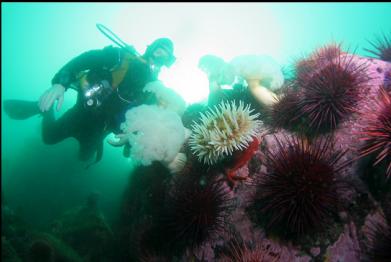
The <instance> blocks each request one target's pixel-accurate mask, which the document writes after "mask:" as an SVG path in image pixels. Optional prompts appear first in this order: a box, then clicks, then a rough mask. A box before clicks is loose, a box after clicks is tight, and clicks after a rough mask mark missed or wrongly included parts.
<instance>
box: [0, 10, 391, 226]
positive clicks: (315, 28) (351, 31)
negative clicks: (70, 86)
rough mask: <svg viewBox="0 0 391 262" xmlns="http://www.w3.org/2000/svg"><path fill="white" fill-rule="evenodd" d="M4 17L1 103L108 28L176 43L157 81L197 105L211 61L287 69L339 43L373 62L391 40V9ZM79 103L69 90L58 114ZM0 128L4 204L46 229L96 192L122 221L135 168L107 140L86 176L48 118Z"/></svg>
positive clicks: (128, 37)
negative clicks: (53, 138) (252, 59)
mask: <svg viewBox="0 0 391 262" xmlns="http://www.w3.org/2000/svg"><path fill="white" fill-rule="evenodd" d="M1 12H2V14H1V17H2V18H1V19H2V25H1V26H2V32H1V34H2V35H1V36H2V40H1V41H2V58H1V59H2V61H1V64H2V75H1V98H2V101H4V100H6V99H25V100H31V101H34V100H37V99H38V98H39V96H40V95H41V94H42V93H43V92H44V91H45V90H46V89H48V88H49V87H50V81H51V79H52V77H53V76H54V74H55V73H56V72H57V71H58V70H59V69H60V68H61V67H62V66H63V65H64V64H65V63H66V62H68V61H69V60H70V59H71V58H73V57H75V56H77V55H79V54H81V53H82V52H84V51H87V50H90V49H100V48H103V47H104V46H107V45H111V44H113V43H112V42H111V41H110V40H109V39H107V38H106V37H105V36H104V35H102V34H101V33H100V32H99V31H98V30H97V29H96V27H95V25H96V23H102V24H104V25H106V26H107V27H109V28H110V29H111V30H113V31H114V32H115V33H116V34H118V35H119V36H120V37H121V38H122V39H123V40H124V41H125V42H127V43H129V44H132V45H134V47H135V48H136V49H137V50H138V51H139V52H140V53H143V52H144V50H145V48H146V46H147V44H149V43H150V42H152V41H153V40H154V39H156V38H159V37H169V38H171V39H172V40H173V42H174V44H175V51H174V52H175V55H176V57H177V61H176V63H175V64H174V65H173V66H172V67H171V68H170V69H166V70H163V71H162V72H161V75H160V79H161V80H162V81H163V82H164V83H165V85H166V86H168V87H170V88H173V89H174V90H175V91H177V92H178V93H179V94H180V95H181V96H182V97H183V98H184V99H185V101H186V102H187V103H188V104H191V103H195V102H200V101H204V100H205V99H207V97H208V79H207V77H206V75H205V74H204V73H203V72H202V71H201V70H200V69H199V68H198V67H197V64H198V60H199V58H200V57H201V56H203V55H206V54H214V55H217V56H220V57H222V58H223V59H225V60H230V59H232V58H233V57H235V56H237V55H243V54H267V55H270V56H271V57H273V58H274V59H275V60H276V61H277V62H278V64H279V65H280V66H282V67H288V66H291V65H292V63H293V62H294V61H295V59H297V58H300V57H303V56H305V55H308V54H309V53H311V52H312V51H313V50H314V49H316V48H318V47H320V46H322V45H325V44H328V43H331V42H337V43H342V45H343V46H344V47H348V48H350V49H351V50H355V53H356V54H358V55H360V56H364V57H365V56H373V55H372V54H370V53H369V52H368V51H366V50H365V48H370V47H371V46H370V44H369V42H368V40H373V39H374V38H375V37H376V36H377V35H379V34H382V33H383V32H389V30H390V14H391V3H186V4H185V3H2V8H1ZM75 100H76V92H74V91H73V90H69V91H67V92H66V94H65V101H64V104H63V107H62V109H61V111H60V112H59V113H58V115H61V114H62V113H64V112H65V111H66V110H67V109H69V108H71V107H72V106H73V104H74V102H75ZM2 108H3V107H2ZM1 121H2V122H1V135H2V137H1V141H2V143H1V153H2V154H1V162H2V176H1V182H2V188H1V190H2V204H3V203H6V205H7V206H8V207H9V208H10V209H12V210H14V211H15V213H16V214H17V216H18V217H20V218H21V219H23V220H24V221H27V223H28V224H29V225H31V227H32V228H36V229H38V230H39V229H45V228H47V226H48V225H49V224H50V223H52V221H53V220H54V219H56V218H58V217H59V216H61V214H63V212H65V211H67V210H70V209H72V208H74V207H76V206H80V205H83V204H84V203H85V202H86V201H87V199H88V197H89V196H91V194H96V195H97V196H98V205H99V208H100V210H101V212H102V214H104V216H105V219H106V221H107V223H108V224H109V225H113V224H115V223H117V222H118V219H119V214H120V209H121V201H122V197H123V195H124V191H125V188H126V187H127V186H128V182H129V177H130V175H131V170H132V169H133V168H134V167H135V164H134V162H133V161H132V159H127V158H125V157H123V155H122V150H121V149H120V148H115V147H112V146H110V145H109V144H108V143H107V142H106V141H105V143H104V154H103V158H102V160H101V161H100V162H99V163H97V164H95V165H93V166H91V167H90V168H89V169H85V163H83V162H80V161H79V160H78V159H77V149H78V144H77V141H76V140H74V139H71V138H68V139H66V140H64V141H63V142H61V143H58V144H56V145H45V144H44V143H43V142H42V139H41V117H39V116H35V117H32V118H30V119H28V120H25V121H15V120H12V119H10V118H9V117H8V116H7V115H6V114H5V113H4V111H3V109H2V112H1ZM106 140H107V139H106Z"/></svg>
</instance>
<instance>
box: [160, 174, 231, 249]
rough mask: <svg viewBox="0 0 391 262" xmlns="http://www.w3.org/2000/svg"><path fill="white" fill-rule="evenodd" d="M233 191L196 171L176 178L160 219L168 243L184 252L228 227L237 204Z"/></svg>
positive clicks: (169, 246)
mask: <svg viewBox="0 0 391 262" xmlns="http://www.w3.org/2000/svg"><path fill="white" fill-rule="evenodd" d="M230 194H231V192H230V190H229V188H228V187H227V186H225V184H224V182H222V180H216V178H214V177H210V176H205V177H202V176H200V175H199V174H194V172H193V173H188V174H183V175H182V176H180V177H176V178H174V182H173V185H172V191H171V192H170V193H169V195H168V196H167V198H166V201H165V205H164V207H163V211H162V214H161V218H160V221H159V224H161V226H160V228H161V230H160V235H161V236H162V238H163V239H164V243H165V244H164V245H167V248H168V249H170V250H175V251H174V252H175V253H177V254H180V253H181V252H183V251H184V250H185V249H186V248H196V247H199V246H200V245H202V244H203V243H204V242H205V241H206V240H208V239H209V238H210V237H214V236H215V235H216V234H217V233H221V232H222V231H223V230H225V228H226V226H227V219H228V215H229V212H230V210H231V207H232V204H233V203H232V198H231V195H230Z"/></svg>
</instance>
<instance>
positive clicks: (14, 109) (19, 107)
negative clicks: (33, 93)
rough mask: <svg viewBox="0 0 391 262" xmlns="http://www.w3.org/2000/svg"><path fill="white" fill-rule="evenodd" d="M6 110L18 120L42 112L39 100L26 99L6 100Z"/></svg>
mask: <svg viewBox="0 0 391 262" xmlns="http://www.w3.org/2000/svg"><path fill="white" fill-rule="evenodd" d="M4 111H5V113H6V114H7V115H8V116H9V117H11V118H13V119H17V120H23V119H27V118H29V117H32V116H34V115H37V114H39V113H40V112H41V111H40V110H39V107H38V102H37V101H25V100H5V101H4Z"/></svg>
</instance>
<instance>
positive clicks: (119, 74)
mask: <svg viewBox="0 0 391 262" xmlns="http://www.w3.org/2000/svg"><path fill="white" fill-rule="evenodd" d="M135 59H137V60H139V61H141V62H142V63H147V61H146V60H144V59H143V58H141V57H136V56H134V55H131V54H129V53H126V54H125V56H124V58H123V59H122V61H121V64H119V65H118V66H117V67H115V68H114V69H113V70H112V72H111V76H112V82H111V86H112V87H113V89H117V87H118V85H119V84H120V83H121V82H122V80H123V79H124V77H125V75H126V72H127V71H128V69H129V63H130V61H132V60H135Z"/></svg>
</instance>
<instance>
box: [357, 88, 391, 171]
mask: <svg viewBox="0 0 391 262" xmlns="http://www.w3.org/2000/svg"><path fill="white" fill-rule="evenodd" d="M371 107H372V108H371V109H370V110H368V111H367V112H366V113H365V114H364V118H365V119H366V120H367V122H368V124H367V127H366V128H365V129H364V131H363V132H362V135H363V136H362V137H361V138H360V139H361V140H363V141H365V142H366V143H365V145H364V146H363V147H362V148H361V150H360V156H361V157H364V156H367V155H369V154H377V156H376V161H375V163H374V165H377V164H379V163H380V162H382V161H388V167H387V170H386V171H385V173H386V176H387V178H390V177H391V95H390V94H389V93H388V92H387V91H386V90H385V89H384V88H380V89H379V99H378V100H377V101H376V102H375V103H374V104H371Z"/></svg>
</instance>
